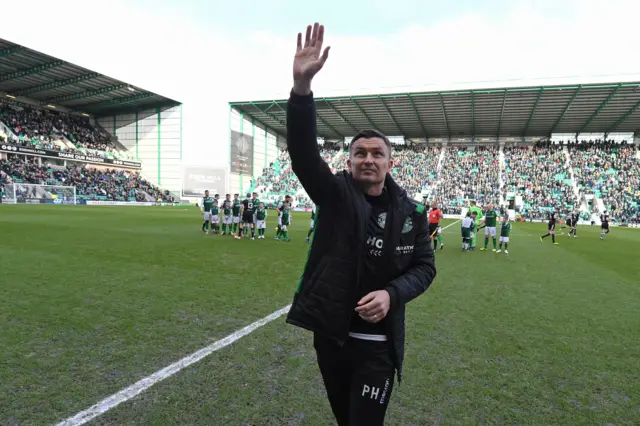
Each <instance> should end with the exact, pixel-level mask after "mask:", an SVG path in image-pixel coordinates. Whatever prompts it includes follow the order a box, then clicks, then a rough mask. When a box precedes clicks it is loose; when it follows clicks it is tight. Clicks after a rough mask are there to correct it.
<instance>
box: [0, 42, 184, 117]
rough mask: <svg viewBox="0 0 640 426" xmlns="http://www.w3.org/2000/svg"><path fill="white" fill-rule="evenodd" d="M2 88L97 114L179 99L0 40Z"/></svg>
mask: <svg viewBox="0 0 640 426" xmlns="http://www.w3.org/2000/svg"><path fill="white" fill-rule="evenodd" d="M0 91H3V92H6V93H7V95H8V96H9V97H24V98H27V99H30V100H32V101H36V102H38V103H39V104H40V105H43V106H46V105H53V106H62V107H64V108H66V109H68V110H69V111H71V112H78V113H85V114H91V115H93V116H96V117H101V116H107V115H115V114H120V113H124V112H129V111H136V110H141V109H151V108H158V107H161V108H165V107H167V108H168V107H171V106H176V105H179V102H177V101H174V100H172V99H168V98H165V97H163V96H160V95H158V94H155V93H152V92H149V91H146V90H143V89H140V88H138V87H133V86H132V85H130V84H127V83H124V82H122V81H119V80H116V79H113V78H110V77H107V76H104V75H102V74H100V73H97V72H93V71H90V70H87V69H85V68H82V67H79V66H77V65H73V64H71V63H69V62H66V61H63V60H60V59H57V58H54V57H51V56H49V55H45V54H44V53H40V52H37V51H35V50H32V49H29V48H27V47H24V46H21V45H18V44H15V43H12V42H10V41H7V40H4V39H0Z"/></svg>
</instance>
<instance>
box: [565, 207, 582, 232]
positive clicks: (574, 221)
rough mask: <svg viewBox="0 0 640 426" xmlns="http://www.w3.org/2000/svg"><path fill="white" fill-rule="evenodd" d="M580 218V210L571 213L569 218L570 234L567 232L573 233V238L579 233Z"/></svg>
mask: <svg viewBox="0 0 640 426" xmlns="http://www.w3.org/2000/svg"><path fill="white" fill-rule="evenodd" d="M579 220H580V213H578V212H573V213H571V214H570V215H569V220H568V222H569V223H567V225H569V228H571V229H569V234H567V235H568V236H571V235H573V238H576V237H577V236H578V235H577V231H578V230H577V228H578V221H579Z"/></svg>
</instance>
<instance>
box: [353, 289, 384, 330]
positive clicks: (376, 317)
mask: <svg viewBox="0 0 640 426" xmlns="http://www.w3.org/2000/svg"><path fill="white" fill-rule="evenodd" d="M390 306H391V298H390V297H389V293H388V292H387V290H378V291H372V292H371V293H369V294H367V295H366V296H364V297H363V298H362V299H360V301H359V302H358V306H357V307H356V312H357V313H358V314H360V318H362V319H363V320H365V321H367V322H370V323H372V324H375V323H377V322H378V321H381V320H382V319H384V317H386V316H387V313H388V312H389V307H390Z"/></svg>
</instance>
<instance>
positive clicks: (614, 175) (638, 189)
mask: <svg viewBox="0 0 640 426" xmlns="http://www.w3.org/2000/svg"><path fill="white" fill-rule="evenodd" d="M568 149H569V152H570V153H571V165H572V167H573V173H574V178H575V180H576V183H577V184H578V187H579V188H580V190H581V191H582V193H583V194H584V195H593V196H596V197H598V198H602V201H603V203H604V205H605V208H606V209H607V210H608V212H609V213H610V215H611V216H612V217H613V219H614V220H615V221H616V222H620V223H640V208H639V205H640V160H639V159H638V157H637V153H638V150H637V147H636V146H635V145H628V144H627V143H626V142H622V143H614V142H612V141H601V140H596V141H588V142H587V141H583V142H581V143H579V144H569V146H568Z"/></svg>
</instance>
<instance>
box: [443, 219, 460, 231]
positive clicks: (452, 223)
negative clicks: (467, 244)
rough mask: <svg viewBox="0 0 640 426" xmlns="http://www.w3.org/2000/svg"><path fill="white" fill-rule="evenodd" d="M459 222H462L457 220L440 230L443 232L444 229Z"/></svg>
mask: <svg viewBox="0 0 640 426" xmlns="http://www.w3.org/2000/svg"><path fill="white" fill-rule="evenodd" d="M461 220H462V219H458V220H456V221H455V222H452V223H450V224H448V225H447V226H445V227H444V228H442V230H443V231H444V230H445V229H447V228H448V227H450V226H453V225H455V224H456V223H458V222H460V221H461Z"/></svg>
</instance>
